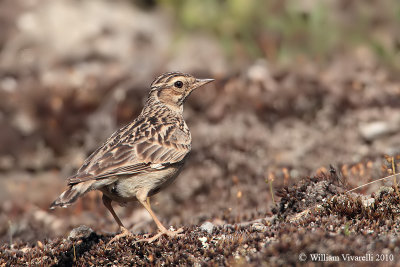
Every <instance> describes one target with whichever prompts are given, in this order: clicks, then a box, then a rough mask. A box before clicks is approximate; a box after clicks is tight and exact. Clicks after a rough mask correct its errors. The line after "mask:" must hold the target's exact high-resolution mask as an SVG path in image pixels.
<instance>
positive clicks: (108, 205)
mask: <svg viewBox="0 0 400 267" xmlns="http://www.w3.org/2000/svg"><path fill="white" fill-rule="evenodd" d="M102 200H103V204H104V206H106V208H107V209H108V210H109V211H110V212H111V215H112V216H113V217H114V219H115V221H116V222H117V223H118V225H119V229H120V231H121V233H120V234H118V235H116V236H114V237H113V238H112V239H111V240H110V242H108V244H107V246H109V245H110V244H111V243H113V242H114V241H117V240H118V239H120V238H122V237H126V236H131V235H132V233H131V232H129V230H128V229H126V228H125V227H124V225H123V224H122V222H121V220H120V219H119V218H118V215H117V214H116V213H115V211H114V209H113V207H112V206H111V199H110V198H109V197H107V196H106V195H104V194H103V197H102Z"/></svg>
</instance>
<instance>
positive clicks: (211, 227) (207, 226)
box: [200, 222, 214, 234]
mask: <svg viewBox="0 0 400 267" xmlns="http://www.w3.org/2000/svg"><path fill="white" fill-rule="evenodd" d="M200 229H201V230H202V231H204V232H207V233H209V234H212V232H213V231H214V224H213V223H211V222H205V223H203V224H202V225H201V226H200Z"/></svg>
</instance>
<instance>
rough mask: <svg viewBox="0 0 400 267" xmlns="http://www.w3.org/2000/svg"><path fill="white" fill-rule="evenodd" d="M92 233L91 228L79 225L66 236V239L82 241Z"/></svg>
mask: <svg viewBox="0 0 400 267" xmlns="http://www.w3.org/2000/svg"><path fill="white" fill-rule="evenodd" d="M91 233H93V230H92V228H90V227H87V226H86V225H81V226H79V227H77V228H74V229H72V231H71V232H70V233H69V235H68V239H69V240H71V239H82V238H87V237H89V236H90V234H91Z"/></svg>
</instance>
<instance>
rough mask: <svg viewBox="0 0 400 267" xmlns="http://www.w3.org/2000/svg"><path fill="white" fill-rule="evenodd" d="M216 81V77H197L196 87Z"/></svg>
mask: <svg viewBox="0 0 400 267" xmlns="http://www.w3.org/2000/svg"><path fill="white" fill-rule="evenodd" d="M212 81H214V79H196V82H195V88H197V87H200V86H203V85H205V84H207V83H210V82H212Z"/></svg>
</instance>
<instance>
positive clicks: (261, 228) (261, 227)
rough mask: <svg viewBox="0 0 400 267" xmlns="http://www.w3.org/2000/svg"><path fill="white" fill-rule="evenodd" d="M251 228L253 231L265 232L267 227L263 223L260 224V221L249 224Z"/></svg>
mask: <svg viewBox="0 0 400 267" xmlns="http://www.w3.org/2000/svg"><path fill="white" fill-rule="evenodd" d="M251 228H252V229H253V230H255V231H257V232H261V233H263V232H265V231H267V230H268V228H267V227H266V226H265V225H264V224H262V223H253V224H252V225H251Z"/></svg>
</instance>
